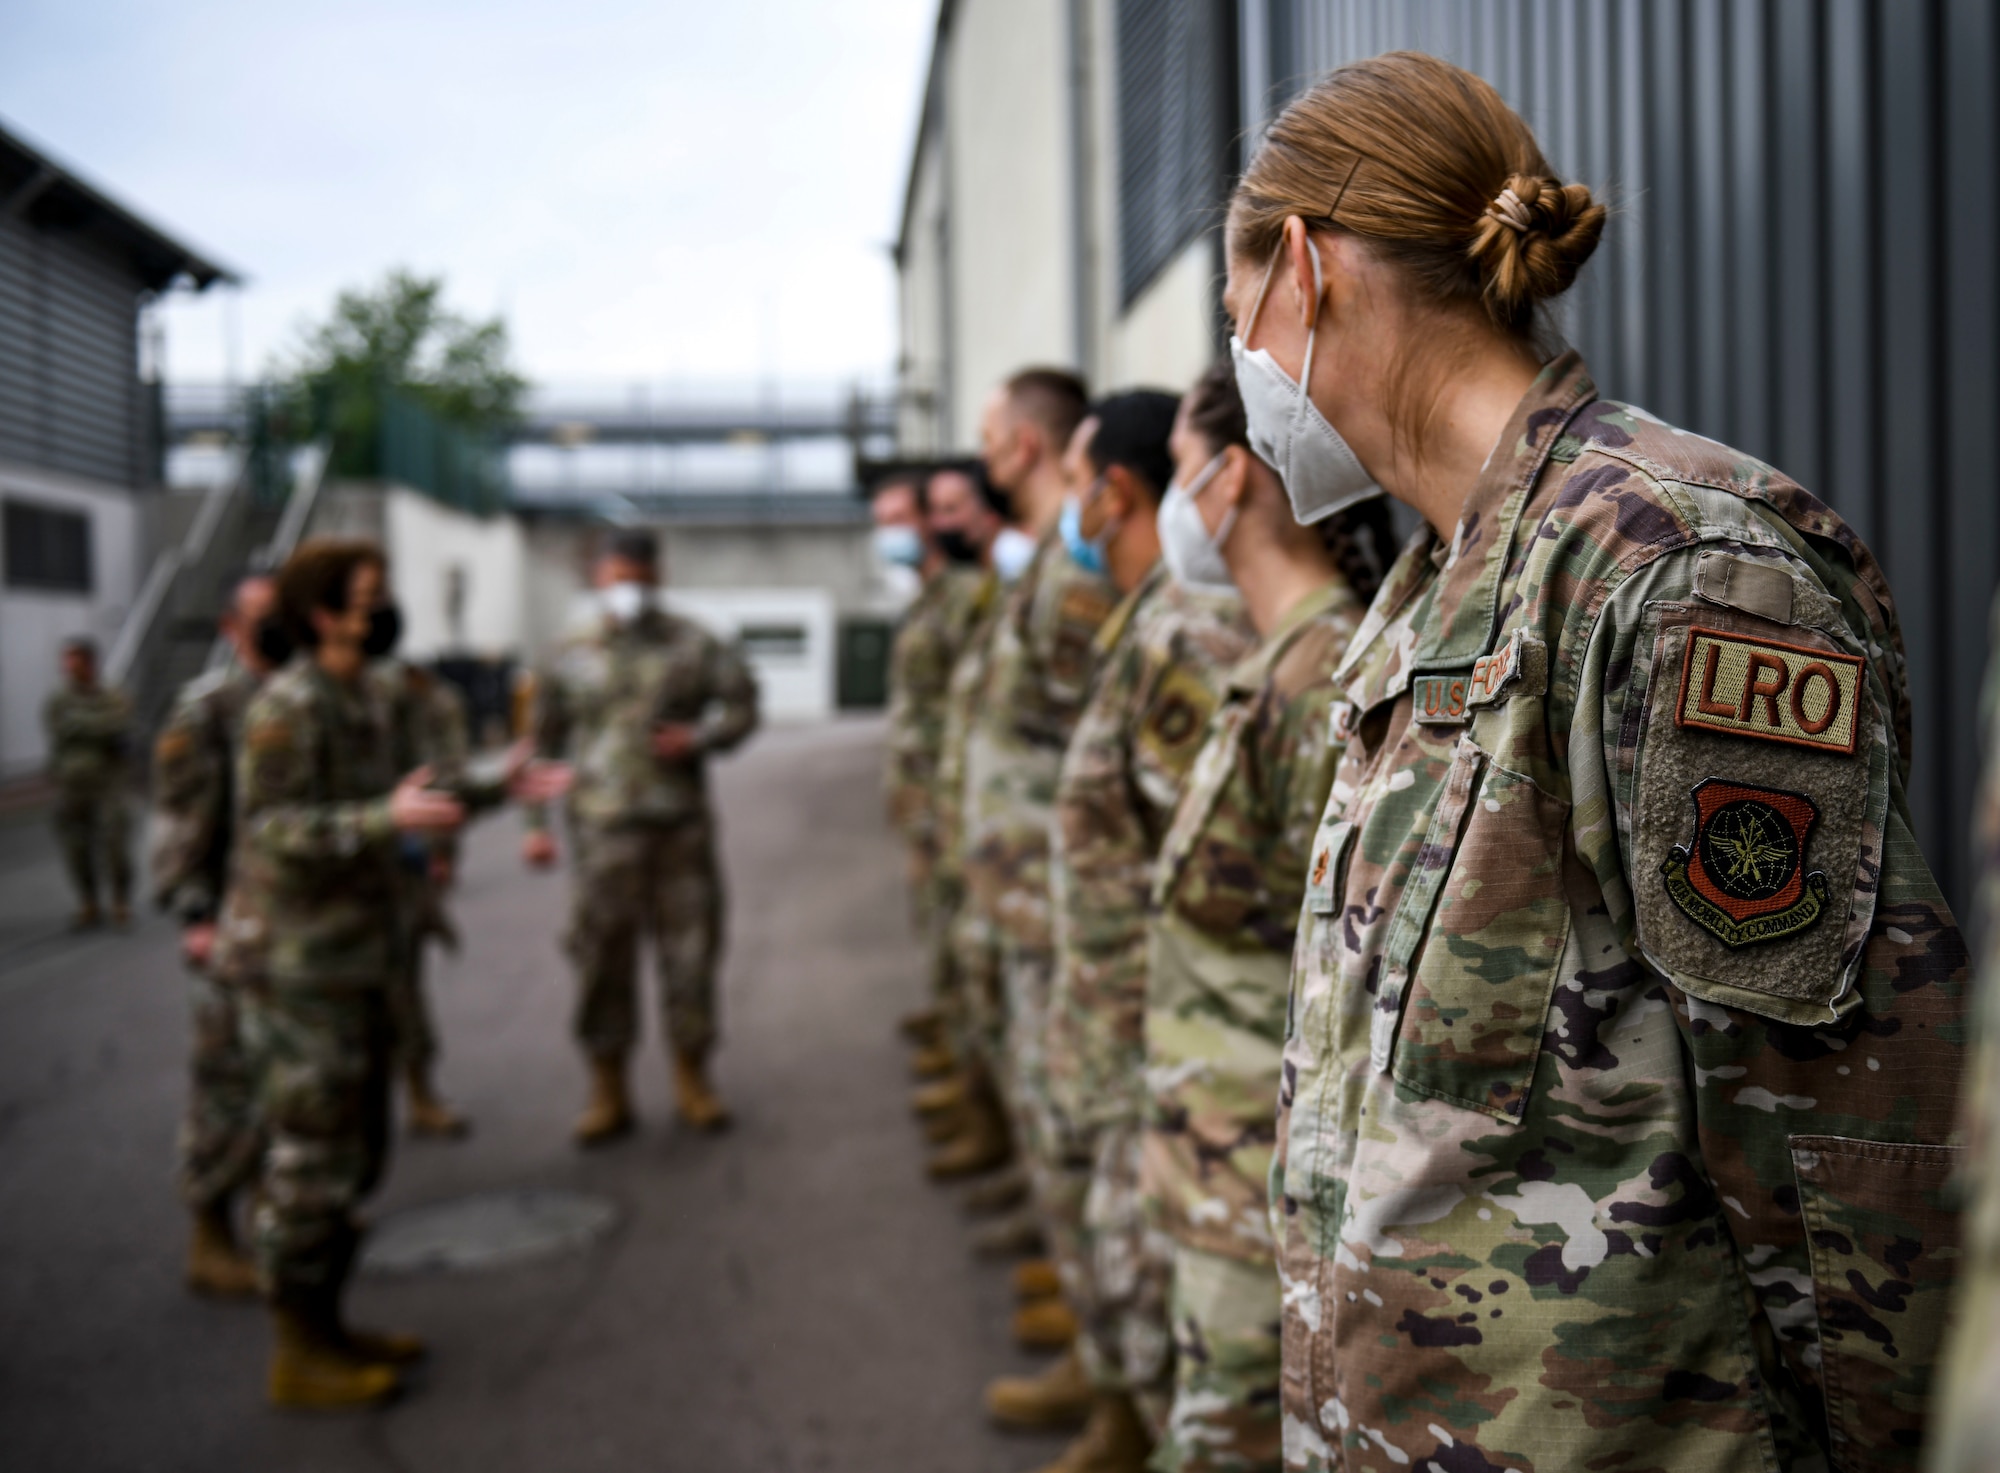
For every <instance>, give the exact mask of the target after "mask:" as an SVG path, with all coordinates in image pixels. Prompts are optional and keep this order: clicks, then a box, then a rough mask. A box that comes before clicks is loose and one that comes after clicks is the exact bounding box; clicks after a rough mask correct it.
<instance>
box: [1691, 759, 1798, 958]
mask: <svg viewBox="0 0 2000 1473" xmlns="http://www.w3.org/2000/svg"><path fill="white" fill-rule="evenodd" d="M1690 796H1691V797H1692V798H1693V799H1694V839H1693V841H1692V842H1691V843H1689V844H1687V845H1685V846H1678V847H1676V848H1675V849H1674V850H1673V851H1672V852H1671V853H1669V854H1668V856H1667V860H1666V863H1664V864H1663V865H1661V866H1660V874H1661V876H1662V877H1663V878H1664V880H1665V882H1666V887H1667V895H1668V897H1669V898H1670V899H1671V900H1672V901H1673V902H1674V904H1675V905H1676V906H1678V907H1679V908H1680V910H1681V912H1682V913H1683V914H1684V915H1686V916H1687V918H1688V919H1689V920H1691V921H1693V922H1694V923H1695V924H1696V925H1697V926H1700V927H1701V928H1702V929H1703V930H1704V931H1707V932H1708V933H1709V934H1710V935H1712V936H1714V937H1715V938H1716V939H1717V940H1718V941H1720V942H1721V943H1722V944H1723V945H1724V946H1727V947H1731V948H1741V947H1745V946H1757V945H1760V944H1762V943H1764V942H1767V941H1779V940H1782V939H1784V938H1785V937H1787V936H1791V935H1795V934H1796V933H1798V932H1800V931H1803V930H1805V929H1806V928H1807V927H1809V926H1814V925H1817V924H1818V923H1819V922H1820V921H1821V920H1822V919H1824V918H1825V916H1826V913H1827V910H1828V909H1829V901H1828V895H1827V884H1826V876H1825V875H1824V874H1822V873H1820V872H1819V871H1817V870H1814V871H1811V872H1810V873H1808V872H1807V870H1806V867H1805V856H1806V840H1807V839H1808V838H1809V837H1810V835H1811V833H1812V828H1813V825H1814V824H1815V823H1817V822H1818V821H1819V806H1818V805H1817V804H1816V803H1814V802H1813V800H1812V799H1810V798H1808V797H1806V796H1805V794H1803V793H1790V792H1786V791H1785V790H1784V789H1782V788H1760V787H1753V786H1751V785H1749V784H1747V783H1734V782H1730V781H1728V780H1726V779H1724V778H1719V777H1711V778H1705V779H1703V780H1702V781H1701V782H1699V783H1697V784H1695V787H1694V791H1693V793H1692V794H1691V795H1690Z"/></svg>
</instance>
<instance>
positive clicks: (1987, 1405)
mask: <svg viewBox="0 0 2000 1473" xmlns="http://www.w3.org/2000/svg"><path fill="white" fill-rule="evenodd" d="M1989 631H1990V632H1989V638H1988V641H1987V647H1988V648H1989V649H1990V650H1993V651H1996V652H2000V601H1996V602H1995V603H1994V605H1993V617H1992V619H1991V621H1990V624H1989ZM1979 716H1980V735H1981V750H1982V752H1983V753H1984V761H1983V762H1982V764H1981V771H1980V779H1979V793H1978V798H1977V801H1976V804H1975V807H1974V809H1973V815H1972V856H1973V860H1974V863H1975V865H1976V873H1975V875H1974V885H1975V887H1976V888H1975V889H1974V892H1973V908H1974V914H1973V923H1974V929H1975V934H1976V936H1977V940H1978V945H1977V948H1976V952H1975V954H1976V955H1977V957H1978V960H1979V980H1978V993H1977V996H1976V998H1975V999H1974V1006H1973V1016H1974V1019H1975V1021H1976V1024H1977V1031H1976V1033H1975V1036H1974V1042H1973V1047H1972V1056H1971V1058H1970V1060H1969V1061H1968V1064H1967V1069H1966V1087H1965V1099H1964V1104H1963V1107H1962V1112H1963V1116H1964V1122H1965V1133H1966V1169H1965V1173H1964V1178H1965V1180H1964V1185H1965V1187H1966V1189H1967V1190H1966V1193H1965V1198H1964V1200H1965V1204H1966V1206H1965V1265H1964V1269H1963V1273H1962V1277H1961V1280H1960V1286H1959V1292H1958V1296H1957V1303H1956V1304H1955V1305H1954V1313H1955V1321H1954V1327H1953V1331H1952V1339H1951V1343H1950V1349H1949V1351H1948V1352H1947V1354H1946V1357H1945V1370H1944V1373H1943V1381H1944V1383H1945V1384H1944V1385H1943V1386H1942V1387H1941V1388H1940V1390H1941V1392H1942V1401H1941V1405H1940V1407H1939V1411H1938V1419H1937V1425H1936V1428H1935V1431H1934V1434H1933V1437H1932V1444H1933V1445H1932V1448H1931V1461H1930V1463H1929V1465H1928V1466H1929V1467H1931V1468H1932V1469H1934V1470H1935V1473H1985V1470H1986V1469H1988V1468H1990V1467H1992V1465H1993V1452H1994V1449H1995V1448H1996V1447H2000V653H1996V654H1995V655H1994V656H1992V657H1989V659H1988V661H1987V666H1986V685H1985V689H1984V691H1983V692H1982V693H1981V698H1980V712H1979Z"/></svg>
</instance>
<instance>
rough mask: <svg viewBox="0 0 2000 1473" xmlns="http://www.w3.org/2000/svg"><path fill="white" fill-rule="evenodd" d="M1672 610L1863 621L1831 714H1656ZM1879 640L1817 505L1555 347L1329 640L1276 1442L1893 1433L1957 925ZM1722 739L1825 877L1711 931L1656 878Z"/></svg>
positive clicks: (1922, 1316)
mask: <svg viewBox="0 0 2000 1473" xmlns="http://www.w3.org/2000/svg"><path fill="white" fill-rule="evenodd" d="M1705 557H1707V558H1711V559H1712V558H1720V559H1721V561H1720V562H1711V563H1708V564H1704V558H1705ZM1705 567H1706V568H1712V569H1714V570H1716V571H1715V572H1714V573H1710V572H1705V571H1704V568H1705ZM1735 567H1741V568H1743V569H1750V570H1756V569H1761V570H1767V571H1770V572H1772V573H1774V574H1775V575H1776V576H1775V577H1774V578H1764V577H1751V576H1746V577H1744V578H1742V579H1734V578H1732V577H1730V576H1728V575H1729V573H1730V570H1731V569H1732V568H1735ZM1739 585H1740V587H1741V588H1742V589H1744V590H1749V589H1752V588H1758V589H1761V590H1762V592H1761V593H1759V594H1758V595H1757V596H1756V597H1750V596H1748V595H1747V593H1738V592H1732V589H1735V588H1737V587H1738V586H1739ZM1695 626H1700V627H1704V628H1709V629H1719V630H1721V631H1723V632H1725V633H1728V634H1731V635H1735V636H1741V637H1743V638H1746V639H1750V640H1768V641H1774V642H1785V643H1788V644H1790V645H1793V646H1800V647H1805V648H1809V649H1813V650H1821V651H1825V652H1826V653H1828V654H1829V655H1838V654H1849V655H1855V656H1859V657H1861V658H1862V659H1863V660H1865V661H1866V674H1867V680H1866V682H1865V686H1864V687H1863V689H1864V690H1865V694H1866V708H1865V710H1863V711H1861V712H1859V713H1856V714H1857V716H1858V719H1859V720H1860V721H1861V722H1862V725H1863V734H1862V737H1861V739H1860V740H1859V742H1858V744H1857V749H1856V751H1855V752H1854V753H1853V755H1844V754H1836V753H1831V752H1827V751H1823V750H1816V751H1809V750H1805V749H1802V748H1798V747H1794V746H1786V745H1781V744H1778V743H1775V742H1769V741H1763V740H1753V739H1748V738H1745V737H1743V736H1740V735H1735V734H1729V733H1723V732H1718V731H1713V730H1705V729H1702V728H1700V727H1689V726H1683V725H1680V724H1678V723H1677V722H1676V721H1675V719H1674V713H1675V710H1676V709H1677V708H1678V706H1679V702H1680V697H1681V694H1682V679H1683V676H1684V674H1685V670H1686V661H1685V660H1684V658H1683V656H1684V654H1685V651H1686V648H1687V641H1688V638H1689V634H1688V631H1689V629H1690V628H1692V627H1695ZM1517 632H1518V633H1519V634H1520V636H1521V637H1520V639H1519V640H1518V641H1517V640H1515V639H1514V636H1515V634H1516V633H1517ZM1503 647H1504V648H1511V649H1513V650H1515V651H1516V652H1517V653H1518V654H1519V655H1520V662H1519V665H1518V666H1517V668H1516V669H1515V670H1514V671H1513V673H1512V675H1511V676H1510V678H1509V679H1508V681H1507V682H1506V683H1505V684H1504V685H1503V686H1501V687H1500V688H1497V689H1493V690H1491V691H1489V692H1488V696H1487V698H1486V699H1484V700H1483V701H1471V702H1468V705H1467V709H1466V711H1465V712H1464V714H1463V715H1462V716H1461V717H1459V718H1457V719H1455V720H1454V719H1451V718H1450V717H1449V714H1448V713H1441V714H1443V715H1444V717H1445V719H1443V720H1438V721H1435V722H1434V723H1433V724H1426V722H1424V721H1421V720H1416V719H1413V717H1416V716H1420V715H1423V714H1425V713H1424V712H1420V711H1418V710H1416V709H1415V707H1414V702H1413V689H1414V688H1415V687H1417V686H1420V685H1421V686H1424V688H1425V689H1426V691H1429V690H1432V689H1434V687H1432V686H1430V685H1427V684H1426V681H1427V680H1428V679H1429V677H1431V676H1433V675H1437V676H1446V677H1449V679H1466V680H1470V679H1471V678H1472V675H1473V671H1474V667H1475V662H1478V661H1480V660H1482V659H1490V658H1491V657H1493V656H1494V655H1496V653H1497V652H1498V651H1499V650H1500V649H1502V648H1503ZM1902 672H1903V657H1902V652H1901V647H1900V635H1899V633H1898V630H1897V626H1896V622H1895V616H1894V612H1893V605H1892V604H1891V601H1890V597H1889V591H1888V588H1887V586H1886V584H1885V582H1884V580H1883V578H1882V574H1881V571H1880V569H1879V568H1878V566H1877V565H1876V563H1875V561H1874V558H1873V557H1872V555H1871V554H1870V553H1869V552H1868V550H1867V549H1866V548H1865V547H1864V546H1863V545H1862V544H1861V542H1860V541H1859V539H1857V538H1856V537H1855V535H1854V534H1853V532H1852V531H1851V530H1850V529H1849V528H1848V527H1847V526H1846V525H1845V524H1844V523H1843V522H1841V521H1840V519H1839V518H1838V517H1836V516H1835V515H1834V514H1833V513H1832V512H1831V511H1829V510H1828V509H1827V508H1826V507H1825V506H1823V505H1822V504H1821V503H1820V502H1818V501H1817V500H1815V499H1814V498H1813V497H1812V496H1810V495H1809V494H1808V493H1807V492H1805V491H1804V490H1802V489H1801V488H1799V487H1798V486H1797V485H1795V484H1794V483H1793V482H1791V481H1789V480H1787V479H1786V478H1785V477H1783V476H1782V475H1780V474H1779V473H1777V472H1776V471H1773V470H1771V469H1770V468H1769V467H1767V466H1764V465H1761V464H1759V463H1757V462H1755V461H1752V460H1750V459H1748V458H1746V457H1744V456H1742V455H1740V454H1738V453H1737V452H1734V451H1731V450H1728V449H1726V448H1724V447H1722V446H1719V445H1715V444H1713V443H1711V442H1709V441H1705V440H1702V439H1700V438H1698V437H1696V436H1693V435H1690V434H1686V433H1684V432H1681V431H1678V430H1675V429H1672V428H1671V427H1669V426H1666V425H1664V424H1662V423H1661V422H1659V421H1657V420H1655V419H1653V418H1651V417H1650V416H1648V415H1646V414H1644V413H1642V412H1640V411H1638V410H1634V409H1630V408H1627V407H1625V406H1623V405H1619V404H1615V403H1610V402H1604V401H1600V400H1599V399H1598V398H1597V394H1596V390H1595V388H1594V386H1593V385H1592V384H1591V382H1590V380H1589V377H1588V375H1587V373H1586V372H1585V370H1584V368H1583V365H1582V363H1581V362H1580V360H1579V359H1578V358H1577V357H1576V356H1575V355H1574V354H1564V355H1563V356H1562V357H1560V358H1558V359H1557V360H1555V361H1554V362H1552V363H1551V364H1550V365H1549V366H1548V367H1547V368H1545V369H1544V370H1543V372H1542V374H1541V376H1540V378H1539V379H1538V380H1537V382H1536V383H1535V385H1534V387H1533V389H1532V390H1531V391H1530V392H1529V394H1528V395H1527V396H1526V398H1525V399H1524V400H1523V401H1522V403H1521V405H1520V406H1519V408H1518V409H1517V410H1516V412H1515V415H1514V418H1513V420H1512V422H1511V424H1510V425H1509V427H1508V429H1507V430H1506V431H1505V433H1504V435H1503V437H1502V439H1501V442H1500V444H1499V446H1498V448H1497V449H1496V450H1495V452H1494V454H1493V455H1492V457H1491V458H1490V460H1489V462H1488V464H1487V465H1486V467H1485V468H1484V469H1483V470H1482V472H1481V474H1480V477H1479V479H1478V481H1477V482H1476V484H1475V486H1474V488H1473V490H1472V492H1471V494H1470V496H1469V498H1468V500H1467V503H1466V506H1465V510H1464V513H1463V516H1462V518H1461V520H1460V523H1459V525H1458V528H1457V530H1456V533H1455V535H1454V537H1453V539H1452V542H1451V544H1450V545H1449V546H1446V545H1443V544H1440V543H1439V542H1438V541H1437V540H1436V539H1435V538H1434V537H1432V536H1431V535H1430V534H1429V533H1428V531H1427V530H1426V531H1424V532H1421V533H1420V534H1419V536H1418V537H1417V538H1416V539H1415V540H1414V541H1413V542H1412V544H1411V545H1410V547H1409V548H1408V549H1406V551H1405V553H1404V556H1403V558H1402V559H1401V560H1400V561H1399V563H1398V564H1397V566H1396V568H1395V569H1394V570H1393V571H1392V573H1391V575H1390V578H1389V581H1388V582H1387V584H1386V585H1385V587H1384V588H1383V590H1382V592H1381V594H1380V595H1379V596H1378V598H1377V599H1376V602H1375V604H1374V606H1373V608H1372V609H1371V611H1370V614H1369V618H1368V620H1367V622H1366V624H1365V625H1364V627H1363V629H1362V631H1361V632H1360V633H1359V634H1358V635H1357V637H1356V639H1355V641H1354V644H1353V646H1352V647H1351V649H1350V651H1349V654H1348V655H1347V657H1346V659H1345V661H1344V662H1343V665H1342V668H1341V670H1340V672H1339V675H1338V679H1339V680H1340V682H1341V684H1342V685H1343V686H1344V689H1345V698H1344V700H1345V705H1344V709H1342V710H1340V711H1336V712H1335V714H1334V718H1333V725H1334V730H1335V732H1336V733H1337V734H1338V736H1339V737H1340V739H1341V740H1342V741H1343V743H1344V750H1343V752H1342V754H1341V759H1340V766H1339V769H1338V771H1337V773H1336V776H1335V780H1334V786H1333V790H1332V793H1331V795H1330V798H1329V801H1328V806H1327V809H1326V813H1325V815H1324V818H1323V822H1322V824H1321V828H1320V832H1319V834H1318V835H1317V836H1316V838H1315V842H1314V854H1313V858H1312V860H1311V861H1310V864H1309V868H1308V884H1307V894H1306V901H1305V906H1304V910H1303V914H1302V917H1301V926H1300V931H1299V937H1298V942H1297V947H1296V951H1295V962H1294V971H1293V980H1292V994H1293V995H1292V1001H1291V1010H1290V1011H1291V1023H1290V1028H1289V1030H1288V1037H1287V1041H1286V1046H1285V1056H1284V1078H1283V1093H1282V1095H1281V1111H1282V1113H1281V1119H1280V1125H1279V1145H1278V1155H1277V1158H1276V1160H1275V1161H1274V1164H1273V1183H1274V1204H1273V1211H1274V1231H1275V1232H1276V1233H1277V1234H1278V1235H1279V1237H1280V1239H1281V1246H1280V1255H1281V1267H1282V1272H1283V1293H1284V1314H1285V1319H1284V1335H1285V1346H1284V1361H1285V1365H1284V1409H1285V1421H1284V1441H1285V1454H1286V1460H1287V1462H1288V1464H1289V1465H1291V1466H1294V1467H1300V1468H1326V1467H1343V1468H1349V1469H1382V1470H1389V1469H1403V1468H1425V1467H1429V1466H1438V1467H1443V1468H1447V1469H1450V1470H1452V1473H1484V1470H1489V1469H1499V1468H1513V1469H1518V1470H1523V1473H1548V1470H1552V1469H1558V1468H1561V1469H1570V1468H1618V1469H1621V1470H1623V1469H1641V1468H1645V1469H1655V1468H1657V1469H1683V1468H1702V1469H1750V1468H1758V1469H1769V1468H1774V1467H1775V1468H1786V1469H1806V1468H1818V1467H1821V1466H1824V1465H1825V1462H1826V1460H1827V1459H1831V1462H1832V1466H1834V1467H1839V1468H1864V1467H1865V1468H1871V1469H1872V1468H1893V1467H1914V1466H1915V1465H1916V1464H1917V1462H1918V1459H1919V1452H1918V1447H1919V1444H1920V1440H1921V1428H1922V1424H1923V1421H1924V1417H1925V1413H1926V1410H1927V1406H1928V1400H1929V1398H1928V1382H1929V1379H1930V1373H1931V1369H1932V1365H1933V1363H1934V1360H1935V1356H1936V1350H1937V1339H1938V1335H1939V1332H1940V1328H1941V1325H1942V1322H1943V1319H1944V1308H1945V1303H1946V1299H1947V1295H1948V1292H1949V1287H1950V1282H1951V1274H1952V1269H1953V1265H1954V1258H1955V1253H1956V1224H1955V1221H1954V1218H1953V1214H1952V1213H1951V1211H1950V1210H1949V1208H1948V1207H1947V1206H1946V1205H1945V1203H1944V1201H1943V1198H1942V1195H1941V1193H1942V1189H1943V1186H1944V1182H1945V1178H1946V1175H1947V1172H1948V1170H1949V1163H1950V1160H1951V1157H1952V1156H1953V1154H1954V1152H1953V1150H1952V1149H1951V1146H1952V1138H1953V1101H1954V1098H1955V1093H1956V1086H1957V1079H1958V1074H1959V1068H1960V1056H1961V1052H1962V1050H1963V1047H1964V1024H1963V1018H1962V1013H1963V1008H1964V1003H1965V963H1966V958H1965V950H1964V945H1963V943H1962V941H1961V939H1960V937H1959V933H1958V930H1957V927H1956V925H1955V923H1954V922H1953V920H1952V917H1951V915H1950V913H1949V911H1948V910H1947V909H1946V907H1945V905H1944V902H1943V901H1942V899H1941V898H1940V896H1939V893H1938V889H1937V886H1936V884H1935V882H1934V881H1933V880H1932V878H1931V875H1930V873H1929V871H1928V870H1927V869H1926V867H1925V865H1924V862H1923V859H1922V857H1921V855H1920V854H1919V853H1918V851H1917V847H1916V844H1915V841H1914V838H1913V836H1912V835H1911V833H1910V830H1909V825H1908V819H1907V807H1906V805H1905V802H1904V799H1903V784H1904V781H1905V779H1906V776H1907V771H1908V767H1907V763H1908V753H1909V751H1910V747H1909V738H1908V733H1909V719H1908V712H1909V703H1908V699H1907V695H1906V692H1905V689H1904V683H1903V679H1904V678H1903V673H1902ZM1449 679H1448V680H1447V687H1448V686H1449ZM1711 777H1720V778H1723V779H1726V780H1729V781H1732V782H1740V783H1745V784H1749V785H1763V786H1768V787H1774V788H1780V787H1781V788H1786V789H1790V790H1794V791H1798V792H1803V793H1805V794H1807V795H1808V796H1810V797H1811V798H1812V799H1813V800H1814V802H1815V804H1816V805H1817V806H1818V808H1819V810H1820V812H1821V813H1822V814H1824V815H1826V818H1825V829H1824V832H1816V833H1815V834H1814V835H1813V837H1812V838H1811V839H1810V840H1809V846H1808V848H1807V850H1806V852H1804V853H1803V854H1802V855H1795V856H1793V861H1792V862H1796V863H1802V864H1804V865H1806V866H1809V867H1810V868H1811V869H1813V870H1815V871H1817V872H1820V873H1823V874H1824V875H1825V876H1826V877H1827V880H1828V883H1829V886H1830V887H1831V894H1832V896H1833V898H1834V901H1835V904H1834V906H1833V912H1834V913H1833V914H1832V915H1830V916H1827V917H1826V918H1824V919H1823V920H1822V922H1821V923H1820V924H1818V925H1816V926H1813V927H1810V928H1807V929H1805V930H1802V931H1800V932H1798V933H1796V934H1793V935H1789V936H1786V937H1784V938H1782V939H1780V940H1777V941H1774V942H1770V943H1767V944H1763V945H1760V946H1752V947H1746V948H1742V949H1740V950H1732V949H1730V948H1728V947H1727V946H1725V945H1724V944H1723V943H1722V942H1721V941H1720V940H1718V939H1717V938H1716V937H1714V936H1713V935H1711V934H1710V933H1709V932H1707V931H1705V930H1703V929H1702V928H1701V927H1700V926H1698V925H1697V924H1696V923H1695V922H1694V921H1693V920H1692V919H1690V918H1689V917H1687V916H1686V915H1685V914H1684V913H1683V912H1682V911H1681V910H1680V909H1678V908H1677V907H1676V906H1675V905H1674V904H1673V903H1672V901H1671V900H1670V899H1669V898H1668V892H1667V886H1666V878H1665V876H1664V874H1663V867H1664V866H1665V864H1666V862H1667V860H1668V858H1669V856H1670V854H1671V851H1672V849H1673V848H1674V846H1676V845H1680V844H1686V843H1688V842H1689V840H1690V836H1691V830H1692V828H1693V811H1692V808H1691V806H1690V799H1689V794H1690V792H1691V790H1692V789H1693V787H1694V786H1695V785H1696V784H1698V783H1699V782H1700V781H1702V780H1704V779H1707V778H1711ZM1836 820H1837V821H1836Z"/></svg>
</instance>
